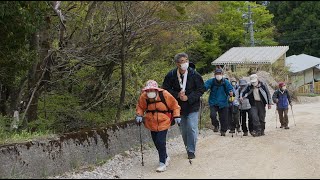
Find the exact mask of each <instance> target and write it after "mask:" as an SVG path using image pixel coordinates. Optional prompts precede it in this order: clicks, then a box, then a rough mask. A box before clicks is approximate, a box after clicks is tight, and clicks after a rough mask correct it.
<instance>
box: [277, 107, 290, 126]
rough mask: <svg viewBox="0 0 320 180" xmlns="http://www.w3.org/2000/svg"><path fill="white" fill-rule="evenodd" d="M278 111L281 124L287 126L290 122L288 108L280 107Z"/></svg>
mask: <svg viewBox="0 0 320 180" xmlns="http://www.w3.org/2000/svg"><path fill="white" fill-rule="evenodd" d="M278 113H279V120H280V124H281V126H283V127H287V126H288V124H289V120H288V109H278Z"/></svg>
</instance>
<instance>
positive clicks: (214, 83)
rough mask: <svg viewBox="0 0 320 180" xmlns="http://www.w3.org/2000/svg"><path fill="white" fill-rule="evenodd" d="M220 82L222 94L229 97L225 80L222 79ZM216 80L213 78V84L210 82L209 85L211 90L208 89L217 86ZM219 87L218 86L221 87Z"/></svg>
mask: <svg viewBox="0 0 320 180" xmlns="http://www.w3.org/2000/svg"><path fill="white" fill-rule="evenodd" d="M221 80H222V82H221V85H222V86H223V88H224V92H225V93H226V95H227V96H229V94H228V93H227V84H226V82H225V78H222V79H221ZM216 81H217V80H216V79H215V78H214V79H213V82H212V84H211V88H210V89H212V87H213V86H214V85H215V86H217V82H216ZM221 85H220V86H221Z"/></svg>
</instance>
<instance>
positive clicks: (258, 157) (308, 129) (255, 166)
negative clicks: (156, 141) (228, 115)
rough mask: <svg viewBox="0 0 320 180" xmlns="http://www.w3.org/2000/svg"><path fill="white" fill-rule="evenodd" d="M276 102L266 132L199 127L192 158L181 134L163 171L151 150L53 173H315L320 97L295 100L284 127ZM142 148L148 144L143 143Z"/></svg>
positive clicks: (318, 170) (319, 174) (319, 158)
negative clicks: (253, 133) (310, 100)
mask: <svg viewBox="0 0 320 180" xmlns="http://www.w3.org/2000/svg"><path fill="white" fill-rule="evenodd" d="M274 108H275V107H274V106H273V107H272V109H271V110H267V117H266V122H267V123H266V130H265V134H266V135H265V136H262V137H252V136H250V135H249V136H244V137H242V138H241V134H238V135H237V136H235V135H234V137H233V138H232V137H231V134H229V133H227V136H226V137H221V136H220V135H219V133H213V132H212V130H206V131H202V133H201V135H199V138H198V139H199V140H198V144H197V152H196V159H194V160H192V165H190V164H189V161H188V159H187V155H186V152H185V149H184V147H183V141H182V138H181V137H178V138H175V139H171V140H169V141H168V143H167V149H168V154H169V156H170V157H171V162H170V166H169V167H168V168H167V171H165V172H163V173H157V172H155V169H156V168H157V166H158V154H157V151H156V149H155V148H154V147H153V148H146V149H145V150H144V166H141V153H140V151H133V150H131V151H127V152H126V153H124V154H119V155H116V156H115V157H114V158H113V159H111V160H110V161H108V162H107V163H105V164H103V165H102V166H100V167H96V168H93V169H91V170H90V171H89V170H80V171H77V172H70V173H66V174H64V175H62V176H56V177H54V178H59V179H63V178H68V179H84V178H88V179H92V178H94V179H101V178H103V179H110V178H121V179H126V178H130V179H144V178H147V179H174V178H186V179H190V178H193V179H194V178H218V179H227V178H233V179H235V178H237V179H239V178H251V179H253V178H260V179H263V178H268V179H271V178H280V179H282V178H294V179H296V178H298V179H302V178H303V179H307V178H320V101H318V102H317V103H309V104H294V106H293V110H294V118H295V121H296V126H295V125H294V121H293V118H292V114H291V111H289V112H290V113H289V126H290V129H289V130H285V129H280V128H279V121H278V124H277V127H278V128H276V123H275V122H276V121H275V109H274ZM144 147H147V146H146V145H144Z"/></svg>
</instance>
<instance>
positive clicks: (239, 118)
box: [239, 109, 243, 138]
mask: <svg viewBox="0 0 320 180" xmlns="http://www.w3.org/2000/svg"><path fill="white" fill-rule="evenodd" d="M239 120H240V128H241V138H242V136H243V129H242V109H240V118H239Z"/></svg>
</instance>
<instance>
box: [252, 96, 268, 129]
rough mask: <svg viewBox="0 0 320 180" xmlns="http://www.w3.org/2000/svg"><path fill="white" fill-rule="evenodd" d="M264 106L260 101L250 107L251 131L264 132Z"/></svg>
mask: <svg viewBox="0 0 320 180" xmlns="http://www.w3.org/2000/svg"><path fill="white" fill-rule="evenodd" d="M265 106H266V105H265V104H264V103H263V102H261V101H255V104H254V105H251V109H250V114H251V117H252V123H253V130H255V131H258V132H260V131H264V129H265V125H266V122H265V118H266V108H265Z"/></svg>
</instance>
